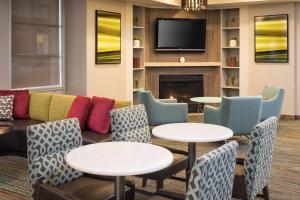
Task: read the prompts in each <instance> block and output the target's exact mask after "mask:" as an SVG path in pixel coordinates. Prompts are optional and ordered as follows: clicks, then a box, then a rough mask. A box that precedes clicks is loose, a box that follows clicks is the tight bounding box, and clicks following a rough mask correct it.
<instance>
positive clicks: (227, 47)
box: [222, 47, 240, 49]
mask: <svg viewBox="0 0 300 200" xmlns="http://www.w3.org/2000/svg"><path fill="white" fill-rule="evenodd" d="M239 48H240V47H222V49H239Z"/></svg>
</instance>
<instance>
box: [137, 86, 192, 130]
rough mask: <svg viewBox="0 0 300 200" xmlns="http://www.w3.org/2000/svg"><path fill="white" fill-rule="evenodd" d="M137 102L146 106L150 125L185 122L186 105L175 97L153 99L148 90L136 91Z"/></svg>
mask: <svg viewBox="0 0 300 200" xmlns="http://www.w3.org/2000/svg"><path fill="white" fill-rule="evenodd" d="M137 94H138V99H139V103H141V104H143V105H144V106H145V108H146V112H147V116H148V122H149V125H150V126H157V125H161V124H168V123H180V122H187V116H188V115H187V114H188V105H187V104H186V103H177V100H176V99H155V98H154V96H153V95H152V93H151V92H150V91H144V90H141V89H139V90H138V91H137Z"/></svg>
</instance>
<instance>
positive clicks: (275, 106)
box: [260, 86, 284, 121]
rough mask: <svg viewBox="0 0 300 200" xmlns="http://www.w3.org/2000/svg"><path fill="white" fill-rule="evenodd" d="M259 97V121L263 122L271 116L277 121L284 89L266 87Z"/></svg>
mask: <svg viewBox="0 0 300 200" xmlns="http://www.w3.org/2000/svg"><path fill="white" fill-rule="evenodd" d="M261 95H262V98H263V100H262V111H261V119H260V121H264V120H266V119H268V118H269V117H272V116H276V117H277V118H278V119H279V118H280V114H281V108H282V104H283V99H284V89H281V88H276V87H273V86H266V87H265V88H264V90H263V91H262V93H261Z"/></svg>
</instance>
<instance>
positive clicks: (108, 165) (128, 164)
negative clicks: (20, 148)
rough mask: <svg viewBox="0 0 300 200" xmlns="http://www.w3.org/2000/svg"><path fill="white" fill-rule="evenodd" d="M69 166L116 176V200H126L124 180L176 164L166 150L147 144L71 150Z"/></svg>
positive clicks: (67, 157) (95, 145)
mask: <svg viewBox="0 0 300 200" xmlns="http://www.w3.org/2000/svg"><path fill="white" fill-rule="evenodd" d="M66 162H67V163H68V164H69V165H70V166H71V167H72V168H74V169H76V170H79V171H82V172H85V173H90V174H95V175H106V176H116V182H115V195H116V199H117V200H123V199H124V198H125V193H124V191H125V176H131V175H140V174H147V173H151V172H155V171H159V170H161V169H164V168H166V167H168V166H169V165H170V164H171V163H172V162H173V154H172V153H171V152H170V151H169V150H167V149H165V148H163V147H160V146H157V145H152V144H147V143H135V142H103V143H97V144H91V145H86V146H81V147H79V148H76V149H74V150H72V151H71V152H70V153H68V155H67V156H66Z"/></svg>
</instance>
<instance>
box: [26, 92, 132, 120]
mask: <svg viewBox="0 0 300 200" xmlns="http://www.w3.org/2000/svg"><path fill="white" fill-rule="evenodd" d="M75 98H76V96H73V95H64V94H52V93H42V92H36V93H31V94H30V101H29V118H30V119H34V120H39V121H43V122H48V121H56V120H61V119H65V118H67V115H68V113H69V110H70V108H71V106H72V103H73V101H74V99H75ZM128 106H131V102H130V101H121V100H116V101H115V106H114V109H117V108H123V107H128Z"/></svg>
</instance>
